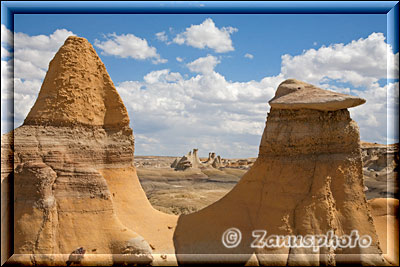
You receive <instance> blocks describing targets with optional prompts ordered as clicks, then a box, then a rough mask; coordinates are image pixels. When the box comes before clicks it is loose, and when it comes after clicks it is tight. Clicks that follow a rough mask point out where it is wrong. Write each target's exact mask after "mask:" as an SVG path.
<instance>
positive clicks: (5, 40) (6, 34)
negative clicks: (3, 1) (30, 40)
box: [1, 24, 13, 47]
mask: <svg viewBox="0 0 400 267" xmlns="http://www.w3.org/2000/svg"><path fill="white" fill-rule="evenodd" d="M5 45H6V46H10V47H12V45H13V33H12V32H11V31H10V30H9V29H7V27H6V26H5V25H4V24H1V46H5Z"/></svg>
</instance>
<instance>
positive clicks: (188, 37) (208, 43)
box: [173, 18, 238, 53]
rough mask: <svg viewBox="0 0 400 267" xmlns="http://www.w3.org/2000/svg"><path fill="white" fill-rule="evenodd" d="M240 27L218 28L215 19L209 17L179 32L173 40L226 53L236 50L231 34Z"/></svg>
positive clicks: (180, 43)
mask: <svg viewBox="0 0 400 267" xmlns="http://www.w3.org/2000/svg"><path fill="white" fill-rule="evenodd" d="M237 31H238V29H236V28H233V27H222V28H218V27H216V26H215V23H214V21H213V20H212V19H211V18H208V19H206V20H204V21H203V23H201V24H199V25H191V26H190V27H189V28H186V30H185V31H184V32H182V33H180V34H178V35H177V36H176V37H175V38H174V39H173V42H174V43H177V44H179V45H182V44H186V45H189V46H193V47H196V48H200V49H203V48H206V47H208V48H211V49H213V50H214V51H215V52H217V53H225V52H229V51H233V50H235V49H234V47H233V44H232V39H231V34H232V33H234V32H237Z"/></svg>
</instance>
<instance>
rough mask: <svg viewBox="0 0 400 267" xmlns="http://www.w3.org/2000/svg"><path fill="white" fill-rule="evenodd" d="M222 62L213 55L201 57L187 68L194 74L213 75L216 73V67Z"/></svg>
mask: <svg viewBox="0 0 400 267" xmlns="http://www.w3.org/2000/svg"><path fill="white" fill-rule="evenodd" d="M219 63H220V61H219V60H218V59H217V58H216V57H214V56H211V55H207V56H206V57H200V58H198V59H196V60H194V61H192V62H190V63H188V64H186V66H187V67H188V68H189V70H190V71H192V72H199V73H203V74H206V73H211V72H213V71H214V68H215V66H217V65H218V64H219Z"/></svg>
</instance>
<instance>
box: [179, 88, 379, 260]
mask: <svg viewBox="0 0 400 267" xmlns="http://www.w3.org/2000/svg"><path fill="white" fill-rule="evenodd" d="M288 84H289V85H290V88H292V87H293V88H296V90H293V91H287V90H286V88H287V86H288ZM297 88H300V89H297ZM309 88H312V90H310V89H309ZM314 88H315V87H314V86H311V85H307V84H306V83H303V82H298V81H296V80H288V81H285V82H283V83H282V84H281V85H280V86H279V88H278V90H277V95H276V97H275V98H274V99H275V100H276V99H279V97H282V95H283V93H284V95H285V96H286V98H285V99H286V100H285V106H279V105H274V104H273V103H274V101H275V100H272V101H271V102H270V103H271V106H272V108H271V111H270V113H269V114H268V118H267V123H266V127H265V130H264V133H263V136H262V140H261V143H260V150H259V156H258V159H257V160H256V162H255V163H254V165H253V166H252V167H251V169H250V170H249V171H248V172H247V173H246V174H245V175H244V176H243V177H242V179H241V180H240V181H239V183H238V184H237V185H236V186H235V187H234V188H233V189H232V190H231V191H230V192H229V193H228V194H227V195H226V196H225V197H223V198H222V199H221V200H219V201H217V202H216V203H214V204H212V205H210V206H208V207H206V208H204V209H203V210H200V211H198V212H196V213H193V214H189V215H183V216H181V217H180V218H179V221H178V225H177V230H176V232H175V236H174V241H175V247H176V252H177V254H178V260H179V262H180V263H188V262H190V260H191V259H190V258H189V257H185V256H184V255H182V256H180V254H205V256H204V258H203V260H205V261H219V260H227V261H233V262H236V263H240V264H243V263H246V262H249V263H250V262H253V261H254V255H253V257H251V255H252V254H254V253H255V254H256V258H257V260H256V261H258V263H259V264H262V265H320V264H329V265H335V264H341V263H361V264H374V265H380V264H383V263H384V262H383V258H382V255H381V250H380V248H379V243H378V238H377V235H376V231H375V228H374V225H373V220H372V217H371V215H370V213H369V210H368V205H367V202H366V198H365V194H364V192H363V189H364V182H363V173H362V158H361V151H360V145H359V141H360V140H359V129H358V126H357V124H356V123H355V122H354V121H353V120H352V119H351V118H350V115H349V112H348V110H347V109H345V108H346V107H349V104H348V103H349V101H348V100H349V99H353V97H351V96H343V97H342V96H341V97H340V98H338V97H336V96H334V95H333V96H332V95H331V93H326V92H324V90H323V89H319V88H317V89H314ZM283 89H285V90H283ZM303 90H304V91H303ZM282 91H284V92H282ZM314 93H315V94H316V95H314ZM297 95H302V96H304V98H303V99H302V101H303V100H304V101H303V102H304V103H306V102H310V103H307V105H308V104H310V106H307V105H306V106H303V104H302V105H298V103H299V99H298V98H297ZM321 95H323V96H324V100H323V101H320V100H319V99H320V96H321ZM307 99H309V100H307ZM314 101H316V102H317V103H318V105H317V107H318V108H315V107H316V105H314V104H313V103H312V102H314ZM362 102H365V101H364V100H359V103H362ZM332 103H334V104H332ZM352 105H354V103H353V104H351V105H350V106H352ZM335 107H336V108H335ZM232 227H235V228H237V229H239V230H240V231H241V237H242V239H241V242H240V244H238V245H237V246H236V247H233V248H227V247H226V246H224V245H223V243H222V242H221V238H223V234H224V232H225V231H226V230H227V229H229V228H232ZM254 230H265V231H267V235H266V236H265V238H267V237H268V236H271V235H282V236H284V237H287V236H290V235H295V236H298V235H301V236H306V235H312V236H316V235H321V234H324V235H326V234H327V233H328V232H329V231H332V233H333V234H335V235H337V236H339V237H340V236H342V235H350V234H351V232H352V231H353V230H357V231H358V234H359V236H363V235H368V236H369V237H370V238H371V244H370V246H368V247H366V248H364V247H362V246H359V245H356V246H354V247H352V248H349V247H347V248H336V249H335V248H326V247H321V248H316V250H313V249H312V248H303V247H293V246H292V247H290V248H289V247H288V246H286V247H285V246H281V247H275V248H271V247H267V246H261V247H254V246H253V247H252V243H253V242H254V240H255V236H253V231H254ZM188 232H190V233H191V234H190V235H189V234H187V233H188ZM253 244H254V243H253ZM258 244H260V243H258ZM261 245H262V243H261ZM207 254H208V255H209V256H207ZM215 254H219V256H216V255H215ZM223 254H225V256H223ZM232 254H236V255H232ZM237 254H240V255H237ZM233 256H234V257H233Z"/></svg>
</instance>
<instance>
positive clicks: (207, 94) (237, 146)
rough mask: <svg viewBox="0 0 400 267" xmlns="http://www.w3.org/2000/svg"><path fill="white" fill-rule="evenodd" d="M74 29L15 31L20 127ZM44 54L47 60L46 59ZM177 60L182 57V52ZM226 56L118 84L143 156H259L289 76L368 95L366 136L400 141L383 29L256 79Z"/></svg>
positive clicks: (289, 61) (361, 110) (357, 113)
mask: <svg viewBox="0 0 400 267" xmlns="http://www.w3.org/2000/svg"><path fill="white" fill-rule="evenodd" d="M72 34H73V33H72V32H69V31H67V30H58V31H55V32H54V33H53V34H51V35H49V36H41V35H38V36H29V35H26V34H22V33H21V34H19V33H16V34H15V37H16V40H17V42H19V46H16V49H15V55H14V56H15V59H14V60H15V79H14V84H15V94H14V106H15V121H16V125H15V126H18V125H19V124H20V123H21V122H22V121H23V119H24V118H25V116H26V114H27V113H28V112H29V110H30V108H31V106H32V105H33V103H34V101H35V99H36V97H37V94H38V92H39V89H40V86H41V82H42V79H43V76H44V73H45V71H46V70H47V66H48V63H49V61H50V59H51V58H52V56H53V55H54V53H55V51H57V49H58V48H59V47H60V46H61V45H62V43H63V42H64V40H65V38H66V37H67V36H68V35H72ZM17 36H19V37H20V38H19V39H18V37H17ZM109 38H110V39H111V40H112V41H115V38H114V37H109ZM185 38H186V37H185ZM139 39H140V38H139ZM18 40H19V41H18ZM24 43H25V44H26V45H25V46H24V45H23V44H24ZM146 43H147V42H146ZM2 45H3V43H2ZM42 46H45V48H43V47H42ZM147 46H148V45H147ZM46 52H49V54H46ZM50 52H51V53H53V55H50ZM41 53H42V54H43V55H44V57H45V58H47V59H40V58H39V56H40V55H41ZM119 53H123V52H119ZM149 53H150V52H149ZM155 53H156V51H155ZM156 54H157V53H156ZM121 55H122V54H121ZM149 55H154V54H151V53H150V54H149ZM118 56H119V55H118ZM121 57H122V56H121ZM147 59H153V60H156V59H157V57H154V56H153V57H149V56H147ZM46 60H47V61H46ZM176 60H177V61H178V62H183V59H182V58H180V57H177V58H176ZM180 60H181V61H180ZM220 61H221V59H220V58H217V57H215V56H212V55H207V56H205V57H200V58H197V59H196V60H193V61H192V62H189V63H187V64H186V66H187V67H188V69H189V70H190V71H192V72H193V76H187V75H182V74H181V73H179V72H174V71H171V70H170V69H167V68H164V69H159V70H154V71H151V72H149V73H147V74H146V75H144V77H143V79H142V80H136V81H125V82H121V83H119V84H117V90H118V91H119V93H120V95H121V97H122V99H123V101H124V103H125V105H126V107H127V109H128V112H129V115H130V118H131V123H132V128H133V129H134V132H135V136H136V143H135V148H136V153H137V154H147V155H149V154H153V155H154V154H158V155H182V154H183V153H186V152H187V150H189V149H191V148H195V147H197V148H199V149H200V150H199V152H200V154H202V153H204V154H205V155H206V154H207V153H208V152H209V151H215V152H217V153H221V154H222V156H223V157H247V156H256V155H257V151H258V145H259V142H260V139H261V134H262V131H263V129H264V127H265V119H266V115H267V112H268V110H269V106H268V104H267V102H268V100H270V99H271V98H272V97H273V95H274V93H275V90H276V87H277V86H278V85H279V83H280V82H282V81H283V80H284V79H287V78H297V79H300V80H304V81H306V82H310V83H314V84H316V85H318V86H321V87H323V88H327V89H331V90H334V91H338V92H344V93H348V94H352V95H358V96H360V97H363V98H365V99H366V100H367V103H366V104H364V105H362V106H359V107H356V108H353V109H350V112H351V115H352V117H353V119H354V120H355V121H356V122H357V123H358V124H359V126H360V133H361V139H362V140H365V141H371V142H382V143H385V142H393V141H394V140H396V138H398V137H396V135H395V134H394V133H393V132H394V130H395V129H394V128H395V124H394V123H393V122H394V121H395V120H396V119H398V115H397V109H398V106H399V103H398V102H399V101H398V98H399V84H398V82H397V81H395V82H391V83H387V84H384V85H382V84H383V83H382V79H386V75H387V73H388V72H390V71H391V72H392V75H393V73H396V64H397V73H398V63H396V62H398V53H397V54H396V55H395V54H394V53H393V51H392V49H391V47H390V46H388V45H387V44H386V42H385V38H384V36H383V34H380V33H373V34H371V35H370V36H368V37H366V38H361V39H359V40H355V41H353V42H350V43H348V44H332V45H330V46H328V47H321V48H319V49H309V50H306V51H304V53H302V54H300V55H284V56H282V63H281V73H278V74H277V75H275V76H269V77H264V78H263V79H261V80H258V81H248V82H232V81H228V80H226V79H225V77H224V75H223V74H221V73H218V72H216V71H215V67H216V66H217V65H218V64H219V63H220ZM391 62H393V63H391ZM1 64H2V104H3V103H4V102H6V101H7V99H9V97H10V96H12V94H7V92H8V89H9V88H11V86H10V85H11V82H12V80H10V79H8V80H7V79H3V77H7V75H8V74H9V73H11V71H12V65H13V61H12V60H11V59H9V60H3V59H2V62H1ZM388 65H389V66H390V65H392V67H389V68H388ZM389 77H394V76H389ZM5 92H6V93H5ZM3 107H4V106H3V105H2V128H3V125H4V124H3V123H4V120H3V118H4V117H3V114H4V113H3V110H4V108H3ZM2 131H3V129H2Z"/></svg>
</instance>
